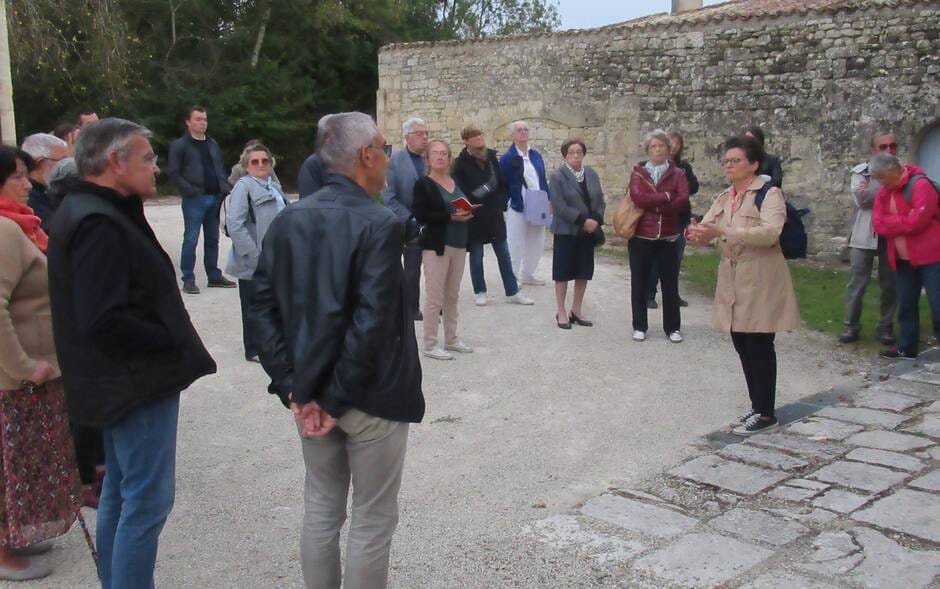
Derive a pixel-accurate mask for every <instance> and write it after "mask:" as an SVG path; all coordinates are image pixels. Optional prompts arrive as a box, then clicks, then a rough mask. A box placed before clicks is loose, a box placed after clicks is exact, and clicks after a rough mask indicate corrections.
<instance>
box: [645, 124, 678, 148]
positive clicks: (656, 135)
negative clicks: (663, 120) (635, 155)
mask: <svg viewBox="0 0 940 589" xmlns="http://www.w3.org/2000/svg"><path fill="white" fill-rule="evenodd" d="M654 139H659V140H660V141H662V142H663V143H665V144H666V149H672V140H671V139H669V134H668V133H666V132H665V131H663V130H662V129H653V130H652V131H650V132H649V133H647V134H646V135H644V136H643V143H642V145H643V151H649V148H650V143H652V142H653V140H654Z"/></svg>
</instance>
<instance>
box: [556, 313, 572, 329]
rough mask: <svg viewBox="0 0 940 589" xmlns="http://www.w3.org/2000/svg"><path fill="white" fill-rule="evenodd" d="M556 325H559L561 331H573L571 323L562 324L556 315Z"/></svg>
mask: <svg viewBox="0 0 940 589" xmlns="http://www.w3.org/2000/svg"><path fill="white" fill-rule="evenodd" d="M555 323H557V324H558V327H559V329H571V322H570V321H569V322H568V323H562V322H561V321H559V320H558V315H555Z"/></svg>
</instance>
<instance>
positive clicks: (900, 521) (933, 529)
mask: <svg viewBox="0 0 940 589" xmlns="http://www.w3.org/2000/svg"><path fill="white" fill-rule="evenodd" d="M852 518H853V519H856V520H858V521H862V522H866V523H870V524H874V525H876V526H881V527H882V528H888V529H891V530H896V531H898V532H904V533H906V534H911V535H912V536H917V537H918V538H923V539H925V540H930V541H931V542H940V497H938V496H936V495H932V494H929V493H923V492H921V491H912V490H910V489H901V490H900V491H898V492H897V493H894V494H893V495H889V496H887V497H885V498H884V499H880V500H878V501H876V502H875V504H874V505H872V506H871V507H869V508H868V509H864V510H862V511H859V512H856V513H855V514H854V515H853V516H852Z"/></svg>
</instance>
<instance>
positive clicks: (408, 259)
mask: <svg viewBox="0 0 940 589" xmlns="http://www.w3.org/2000/svg"><path fill="white" fill-rule="evenodd" d="M421 256H422V250H421V246H420V245H413V244H412V245H406V246H405V251H404V253H403V256H402V257H403V258H404V262H405V297H406V299H405V307H406V308H407V309H409V310H410V311H411V312H412V314H413V315H417V314H418V311H419V310H420V307H419V306H418V301H419V299H420V298H421Z"/></svg>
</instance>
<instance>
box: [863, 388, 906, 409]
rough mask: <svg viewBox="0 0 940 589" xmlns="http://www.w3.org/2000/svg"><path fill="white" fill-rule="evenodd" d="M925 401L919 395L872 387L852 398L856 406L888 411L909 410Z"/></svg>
mask: <svg viewBox="0 0 940 589" xmlns="http://www.w3.org/2000/svg"><path fill="white" fill-rule="evenodd" d="M923 402H924V401H923V399H920V398H918V397H912V396H910V395H902V394H900V393H890V392H888V391H877V390H871V389H869V390H867V391H863V392H861V393H859V394H858V396H857V397H855V399H853V400H852V404H853V405H855V406H862V407H868V408H869V409H887V410H888V411H907V410H908V409H910V408H911V407H914V406H915V405H918V404H920V403H923Z"/></svg>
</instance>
